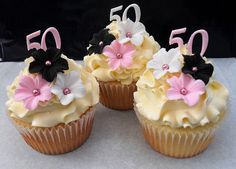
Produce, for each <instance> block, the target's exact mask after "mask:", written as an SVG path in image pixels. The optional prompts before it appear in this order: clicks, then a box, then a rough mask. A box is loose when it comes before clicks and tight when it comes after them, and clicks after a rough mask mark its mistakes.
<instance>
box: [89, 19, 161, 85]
mask: <svg viewBox="0 0 236 169" xmlns="http://www.w3.org/2000/svg"><path fill="white" fill-rule="evenodd" d="M107 28H108V29H109V32H110V33H111V34H113V35H114V36H115V37H116V38H118V36H119V31H118V28H117V22H115V21H113V22H112V23H111V24H110V25H108V26H107ZM128 43H130V42H128ZM159 49H160V46H159V44H158V43H157V42H156V41H155V40H154V38H153V37H152V36H149V35H148V34H147V33H145V35H144V41H143V43H142V45H141V46H136V47H135V52H134V54H133V61H132V64H131V66H129V67H128V68H119V69H117V70H112V69H111V68H110V66H109V65H108V60H107V59H108V58H107V57H106V56H105V55H103V54H91V55H87V56H85V57H84V63H85V66H86V69H87V70H88V71H89V72H91V73H92V74H93V75H94V76H95V77H96V78H97V79H98V80H100V81H104V82H108V81H120V82H121V83H122V84H125V85H129V84H131V83H132V82H134V81H137V80H138V79H139V77H140V76H141V75H142V73H143V72H144V70H145V68H146V63H147V62H148V61H149V60H150V59H151V58H152V56H153V54H154V53H156V52H157V51H158V50H159Z"/></svg>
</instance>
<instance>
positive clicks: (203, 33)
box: [169, 28, 209, 56]
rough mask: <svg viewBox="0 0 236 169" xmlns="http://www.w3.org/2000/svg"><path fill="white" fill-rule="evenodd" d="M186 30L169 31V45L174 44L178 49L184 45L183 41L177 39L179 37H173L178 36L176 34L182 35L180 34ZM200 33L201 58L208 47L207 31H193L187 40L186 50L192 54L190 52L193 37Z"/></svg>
mask: <svg viewBox="0 0 236 169" xmlns="http://www.w3.org/2000/svg"><path fill="white" fill-rule="evenodd" d="M186 30H187V28H181V29H176V30H173V31H171V34H170V39H169V44H170V45H172V44H175V43H177V44H178V46H179V47H182V46H183V45H184V42H183V39H182V38H179V37H173V36H174V35H178V34H182V33H185V32H186ZM198 33H200V34H201V36H202V48H201V53H200V55H201V56H203V55H204V53H205V52H206V49H207V46H208V40H209V37H208V33H207V31H205V30H203V29H200V30H197V31H195V32H194V33H193V34H192V35H191V36H190V38H189V40H188V43H187V49H188V51H189V52H190V53H192V50H193V40H194V38H195V36H196V35H197V34H198Z"/></svg>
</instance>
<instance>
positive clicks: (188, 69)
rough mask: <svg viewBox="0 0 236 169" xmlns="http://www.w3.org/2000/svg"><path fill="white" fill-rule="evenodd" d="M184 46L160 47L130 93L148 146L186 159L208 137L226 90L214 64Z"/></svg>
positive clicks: (222, 107) (221, 113)
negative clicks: (214, 73)
mask: <svg viewBox="0 0 236 169" xmlns="http://www.w3.org/2000/svg"><path fill="white" fill-rule="evenodd" d="M188 51H190V50H188V49H186V48H185V47H184V46H182V47H181V49H180V48H179V47H178V48H174V49H170V50H169V51H166V49H164V48H162V49H160V50H159V51H158V52H157V53H156V54H154V55H153V58H152V60H150V61H149V62H148V64H147V69H146V70H145V72H144V73H143V75H142V76H141V77H140V79H139V80H138V82H137V91H136V92H135V93H134V100H135V103H134V106H135V112H136V114H137V117H138V119H139V122H140V124H141V126H142V129H143V133H144V137H145V139H146V141H147V142H148V143H149V144H150V146H151V147H152V148H153V149H154V150H156V151H158V152H160V153H162V154H165V155H167V156H172V157H176V158H186V157H191V156H194V155H197V154H199V153H201V152H202V151H204V150H205V149H206V148H207V147H208V145H209V144H210V143H211V142H212V140H213V136H214V133H215V130H216V128H217V127H218V126H219V123H220V122H221V121H222V119H223V117H224V115H225V112H226V108H227V98H228V90H227V89H226V88H225V87H224V86H223V85H222V84H221V83H219V82H218V81H216V80H215V79H214V78H213V77H212V74H213V70H214V67H213V65H212V64H211V63H210V62H209V61H208V60H207V58H206V57H202V56H201V55H200V54H198V53H195V54H192V53H191V54H190V53H186V52H188Z"/></svg>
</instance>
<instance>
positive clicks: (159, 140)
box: [134, 107, 218, 158]
mask: <svg viewBox="0 0 236 169" xmlns="http://www.w3.org/2000/svg"><path fill="white" fill-rule="evenodd" d="M134 109H135V112H136V115H137V117H138V119H139V121H140V124H141V126H142V129H143V133H144V137H145V139H146V141H147V142H148V143H149V145H150V146H151V147H152V148H153V149H154V150H156V151H158V152H160V153H162V154H164V155H167V156H171V157H175V158H187V157H192V156H195V155H197V154H199V153H201V152H203V151H204V150H205V149H206V148H207V147H208V145H209V144H210V143H211V142H212V140H213V137H214V133H215V130H216V128H217V126H218V124H207V125H205V126H200V127H196V128H193V129H191V128H177V129H175V128H171V127H169V126H165V125H160V124H158V122H155V121H152V120H148V119H147V118H145V117H144V116H143V115H141V114H140V113H139V112H138V110H137V108H136V107H135V108H134Z"/></svg>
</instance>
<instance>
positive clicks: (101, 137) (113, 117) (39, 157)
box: [0, 58, 236, 169]
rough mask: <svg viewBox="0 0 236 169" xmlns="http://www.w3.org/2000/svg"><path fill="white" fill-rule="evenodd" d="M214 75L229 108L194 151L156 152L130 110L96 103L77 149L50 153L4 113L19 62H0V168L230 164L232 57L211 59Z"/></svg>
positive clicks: (234, 163)
mask: <svg viewBox="0 0 236 169" xmlns="http://www.w3.org/2000/svg"><path fill="white" fill-rule="evenodd" d="M211 60H212V61H213V63H214V65H215V74H216V76H215V77H216V79H218V80H219V81H221V82H222V83H224V84H225V86H226V87H227V88H228V89H229V91H230V99H229V100H230V101H229V109H230V110H229V113H228V115H227V116H226V119H225V121H224V122H223V124H222V125H221V126H220V128H219V130H218V131H217V133H216V137H215V139H214V142H213V143H212V144H211V145H210V146H209V147H208V149H207V150H206V151H205V152H203V153H201V154H200V155H198V156H195V157H193V158H188V159H175V158H170V157H166V156H164V155H161V154H159V153H157V152H155V151H154V150H153V149H152V148H151V147H150V146H149V145H148V144H147V143H146V142H145V140H144V137H143V134H142V131H141V129H140V126H139V123H138V120H137V118H136V116H135V114H134V111H124V112H119V111H114V110H110V109H108V108H105V107H103V106H102V105H98V106H97V111H96V114H95V123H94V126H93V130H92V133H91V136H90V137H89V139H88V140H87V142H86V143H85V144H83V145H82V146H81V147H80V148H79V149H77V150H75V151H73V152H71V153H67V154H64V155H57V156H49V155H43V154H40V153H38V152H36V151H34V150H33V149H31V148H30V147H29V146H28V145H27V144H26V143H25V142H24V141H23V139H22V138H21V137H20V135H19V134H18V132H17V131H16V129H15V128H14V127H13V125H12V124H11V122H10V121H9V119H8V118H7V115H6V111H5V102H6V100H7V95H6V90H5V88H6V86H7V85H8V84H10V83H11V82H12V81H13V79H14V77H16V75H17V74H18V72H19V70H20V69H21V68H22V67H23V65H24V64H23V63H13V62H10V63H0V103H1V106H0V169H75V168H86V169H93V168H96V169H100V168H101V169H103V168H109V169H113V168H114V169H115V168H117V169H118V168H119V169H131V168H132V169H133V168H134V169H151V168H158V169H172V168H174V169H208V168H209V169H233V168H234V169H235V168H236V108H235V107H234V106H235V105H236V59H234V58H230V59H211Z"/></svg>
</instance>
